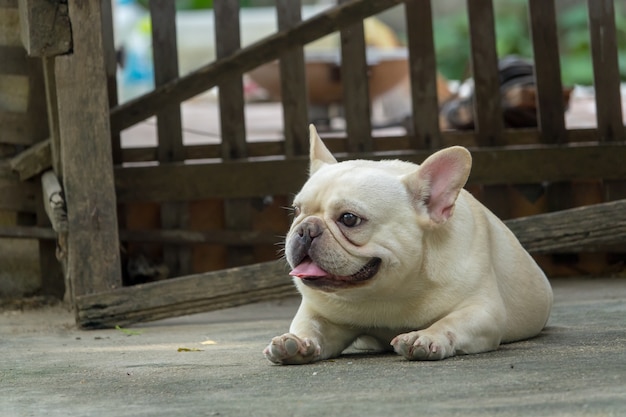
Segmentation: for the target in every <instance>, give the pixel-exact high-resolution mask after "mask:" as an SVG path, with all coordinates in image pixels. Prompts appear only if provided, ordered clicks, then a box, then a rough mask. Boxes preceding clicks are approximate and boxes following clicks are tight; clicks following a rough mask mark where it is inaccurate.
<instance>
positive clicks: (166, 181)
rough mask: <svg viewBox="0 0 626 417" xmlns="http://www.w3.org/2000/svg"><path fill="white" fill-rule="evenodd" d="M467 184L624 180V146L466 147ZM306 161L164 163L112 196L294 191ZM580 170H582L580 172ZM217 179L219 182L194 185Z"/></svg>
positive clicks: (131, 176)
mask: <svg viewBox="0 0 626 417" xmlns="http://www.w3.org/2000/svg"><path fill="white" fill-rule="evenodd" d="M429 154H430V152H429V151H417V152H413V151H412V152H402V151H400V152H384V153H374V154H367V155H365V154H351V155H337V156H338V158H339V159H347V158H349V159H353V158H360V157H364V158H368V159H402V160H407V161H411V162H415V163H421V162H422V161H423V160H424V159H425V158H426V157H427V156H428V155H429ZM472 157H473V160H474V161H473V168H472V174H471V176H470V182H471V183H478V184H485V185H493V184H509V183H511V184H526V183H541V182H543V181H568V180H576V179H594V178H603V179H606V180H618V179H626V164H624V163H623V162H622V161H624V160H626V146H623V145H620V144H606V145H600V146H598V145H595V144H594V145H577V146H571V147H569V146H556V145H546V146H535V147H528V148H504V149H502V148H496V149H472ZM307 166H308V160H307V158H306V157H295V158H290V159H287V160H285V159H274V160H263V161H251V160H245V159H244V160H238V161H230V162H224V163H221V164H202V165H201V164H197V165H196V164H188V165H185V164H168V165H163V166H158V167H155V166H144V167H126V168H116V169H115V183H116V187H117V191H118V198H119V200H120V201H122V202H127V201H170V200H171V201H184V200H194V199H203V198H246V197H262V196H265V195H287V194H289V193H293V192H297V191H298V190H299V189H300V187H301V186H302V184H304V182H305V181H306V179H307ZM580 167H585V169H584V170H583V169H580ZM198 178H220V181H197V179H198Z"/></svg>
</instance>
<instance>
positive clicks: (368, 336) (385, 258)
mask: <svg viewBox="0 0 626 417" xmlns="http://www.w3.org/2000/svg"><path fill="white" fill-rule="evenodd" d="M310 132H311V133H310V135H311V137H310V141H311V148H310V158H311V160H310V177H309V179H308V181H307V182H306V183H305V184H304V186H303V188H302V190H301V191H300V192H299V193H298V195H297V196H296V197H295V199H294V203H293V206H294V210H295V213H294V220H293V224H292V226H291V228H290V230H289V233H288V235H287V239H286V247H285V254H286V258H287V261H288V262H289V264H290V265H291V267H292V268H293V270H292V271H291V273H290V275H292V276H294V281H295V284H296V286H297V288H298V290H299V291H300V293H301V294H302V303H301V305H300V308H299V310H298V312H297V314H296V316H295V317H294V319H293V322H292V323H291V327H290V329H289V331H290V333H287V334H284V335H282V336H277V337H275V338H274V339H272V341H271V343H270V344H269V346H268V347H267V348H266V349H265V350H264V354H265V356H266V357H267V358H268V359H269V360H270V361H272V362H274V363H278V364H303V363H309V362H314V361H318V360H322V359H328V358H333V357H336V356H339V355H340V354H341V353H342V352H343V351H344V350H345V349H346V348H347V347H349V346H350V345H351V344H352V343H354V342H355V341H356V340H357V339H359V341H360V342H365V343H367V344H368V346H369V347H371V348H377V349H382V350H385V349H387V350H391V349H395V351H396V352H397V353H399V354H400V355H402V356H404V357H405V358H407V359H409V360H437V359H444V358H447V357H450V356H454V355H457V354H471V353H478V352H486V351H490V350H494V349H497V348H498V346H499V345H500V343H506V342H513V341H516V340H521V339H526V338H529V337H532V336H535V335H537V334H538V333H539V332H540V331H541V330H542V329H543V327H544V326H545V324H546V322H547V320H548V316H549V314H550V309H551V307H552V289H551V288H550V284H549V282H548V280H547V279H546V277H545V275H544V274H543V272H542V271H541V269H540V268H539V267H538V266H537V264H536V263H535V262H534V260H533V259H532V258H531V257H530V255H529V254H528V253H527V252H526V251H525V250H524V248H522V246H521V245H520V243H519V241H518V240H517V239H516V237H515V236H514V235H513V233H512V232H511V231H510V230H509V229H508V228H507V227H506V226H505V225H504V224H503V223H502V222H501V221H500V220H499V219H498V218H497V217H496V216H495V215H493V214H492V213H491V212H490V211H489V210H487V208H485V207H484V206H483V205H482V204H480V203H479V202H478V201H477V200H475V199H474V197H472V195H471V194H469V193H468V192H467V191H465V190H463V189H462V188H463V186H464V185H465V182H466V181H467V178H468V176H469V173H470V168H471V164H472V160H471V155H470V153H469V151H467V150H466V149H465V148H462V147H458V146H455V147H451V148H447V149H444V150H441V151H439V152H436V153H435V154H433V155H431V156H430V157H429V158H428V159H426V161H424V163H422V164H421V165H419V166H418V165H416V164H412V163H409V162H402V161H397V160H395V161H366V160H353V161H345V162H341V163H337V161H336V160H335V158H334V157H333V156H332V154H331V153H330V151H329V150H328V149H327V148H326V146H325V145H324V144H323V142H322V141H321V139H320V138H319V136H318V135H317V132H316V130H315V127H314V126H313V125H311V126H310ZM359 344H361V345H362V343H359Z"/></svg>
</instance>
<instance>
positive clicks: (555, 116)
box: [528, 0, 567, 143]
mask: <svg viewBox="0 0 626 417" xmlns="http://www.w3.org/2000/svg"><path fill="white" fill-rule="evenodd" d="M528 10H529V15H530V32H531V35H532V42H533V51H534V67H535V84H536V86H537V106H538V113H539V114H538V122H539V129H540V130H541V139H542V142H544V143H564V142H566V141H567V130H566V129H565V116H564V114H565V108H564V107H565V106H564V102H563V84H562V83H561V63H560V59H559V54H558V53H557V52H558V50H559V44H558V36H557V26H556V10H555V5H554V1H546V0H529V2H528Z"/></svg>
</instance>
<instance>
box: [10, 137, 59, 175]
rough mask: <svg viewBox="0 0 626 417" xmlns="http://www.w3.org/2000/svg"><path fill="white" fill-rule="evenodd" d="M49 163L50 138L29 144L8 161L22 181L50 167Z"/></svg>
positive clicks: (50, 157) (50, 159) (50, 161)
mask: <svg viewBox="0 0 626 417" xmlns="http://www.w3.org/2000/svg"><path fill="white" fill-rule="evenodd" d="M51 164H52V155H51V154H50V139H48V140H44V141H42V142H39V143H37V144H36V145H33V146H31V147H30V148H28V149H26V150H25V151H23V152H21V153H20V154H19V155H17V156H15V157H13V158H11V161H10V165H11V169H12V170H13V171H15V172H17V173H18V175H19V176H20V180H22V181H24V180H27V179H29V178H32V177H34V176H35V175H37V174H39V173H41V172H43V171H44V170H46V169H48V168H50V166H51Z"/></svg>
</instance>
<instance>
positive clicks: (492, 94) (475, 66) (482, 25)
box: [467, 0, 504, 146]
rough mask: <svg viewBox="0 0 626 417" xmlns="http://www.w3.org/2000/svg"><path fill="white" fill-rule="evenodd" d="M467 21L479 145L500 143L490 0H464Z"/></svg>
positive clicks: (494, 40) (496, 64)
mask: <svg viewBox="0 0 626 417" xmlns="http://www.w3.org/2000/svg"><path fill="white" fill-rule="evenodd" d="M467 10H468V15H469V23H470V25H469V26H470V43H471V50H472V51H471V56H472V76H473V78H474V111H475V113H476V114H475V117H474V120H475V121H476V132H477V135H478V144H479V146H494V145H500V144H501V142H502V131H503V129H504V127H503V122H502V109H501V107H500V81H499V76H498V55H497V52H496V33H495V32H496V31H495V22H494V13H493V3H492V0H467Z"/></svg>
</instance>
